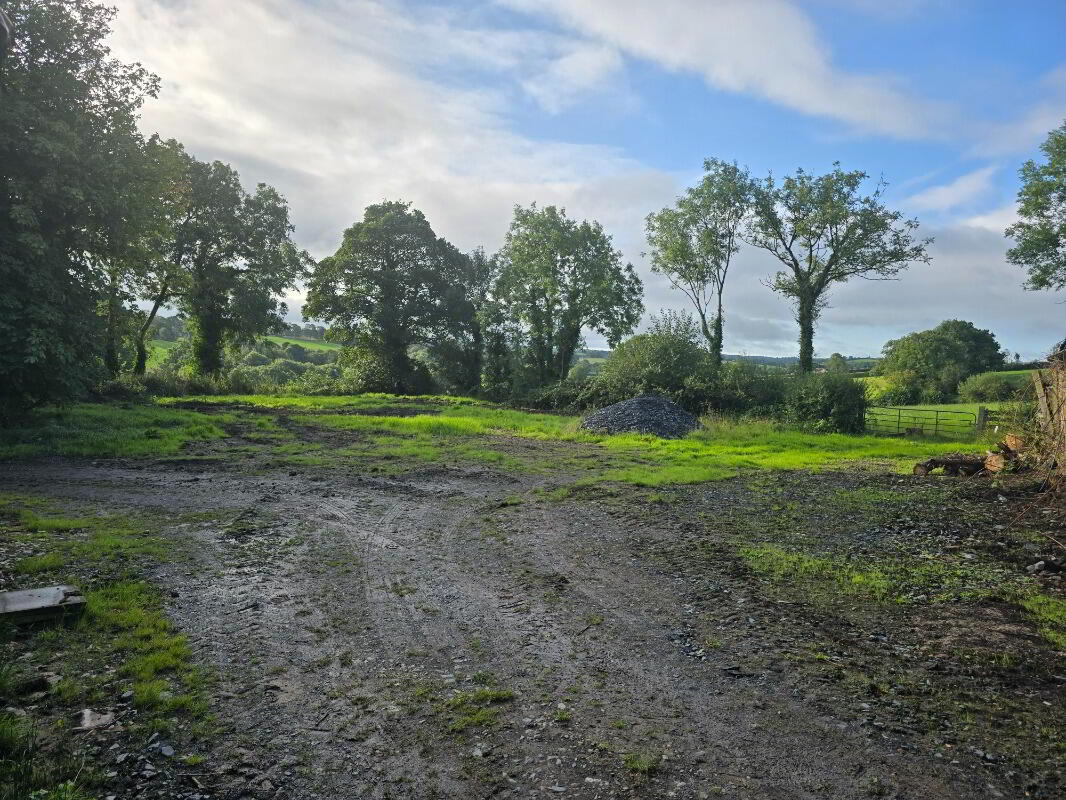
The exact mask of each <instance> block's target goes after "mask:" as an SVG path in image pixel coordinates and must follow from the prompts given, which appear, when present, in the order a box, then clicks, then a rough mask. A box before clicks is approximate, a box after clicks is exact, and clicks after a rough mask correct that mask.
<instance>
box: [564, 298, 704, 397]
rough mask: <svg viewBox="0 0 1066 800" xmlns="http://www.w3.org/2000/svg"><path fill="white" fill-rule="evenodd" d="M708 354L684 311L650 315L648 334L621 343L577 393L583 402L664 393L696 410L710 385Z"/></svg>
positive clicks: (661, 394)
mask: <svg viewBox="0 0 1066 800" xmlns="http://www.w3.org/2000/svg"><path fill="white" fill-rule="evenodd" d="M712 374H713V372H712V368H711V362H710V354H709V353H708V352H707V351H706V350H705V349H704V348H703V346H702V340H701V336H700V332H699V330H698V329H697V328H696V326H695V323H694V322H693V321H692V318H691V316H690V315H688V314H676V313H669V312H667V313H664V314H663V315H662V316H661V317H658V318H653V320H652V325H651V330H650V331H649V332H648V333H642V334H638V335H636V336H632V337H630V338H629V339H627V340H626V341H624V342H622V343H621V344H620V345H619V346H618V347H617V348H615V350H614V352H613V353H611V357H610V358H608V359H607V362H606V363H605V364H604V365H603V368H602V369H601V370H600V372H599V374H598V375H597V376H596V377H595V379H594V380H592V381H591V382H590V384H589V386H588V389H587V390H586V391H585V392H583V393H582V397H581V399H582V401H583V402H584V404H586V405H609V404H611V403H617V402H619V401H620V400H625V399H628V398H630V397H636V396H638V395H642V394H655V395H660V396H662V397H668V398H670V399H671V400H673V401H674V402H675V403H677V404H678V405H680V406H682V407H683V408H686V409H688V410H689V411H693V412H700V411H702V410H704V408H705V406H706V396H705V392H704V390H705V388H706V387H707V386H708V385H710V383H712V381H713V379H712V377H711V376H712Z"/></svg>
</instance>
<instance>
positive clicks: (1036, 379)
mask: <svg viewBox="0 0 1066 800" xmlns="http://www.w3.org/2000/svg"><path fill="white" fill-rule="evenodd" d="M1033 383H1034V384H1036V409H1037V413H1038V414H1039V415H1040V419H1041V421H1042V422H1043V423H1044V424H1045V425H1047V424H1050V422H1051V409H1050V408H1048V402H1047V389H1045V388H1044V373H1043V371H1042V370H1039V369H1034V370H1033Z"/></svg>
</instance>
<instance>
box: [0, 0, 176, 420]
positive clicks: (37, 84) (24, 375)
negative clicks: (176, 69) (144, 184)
mask: <svg viewBox="0 0 1066 800" xmlns="http://www.w3.org/2000/svg"><path fill="white" fill-rule="evenodd" d="M6 6H7V10H8V13H9V15H10V17H11V20H12V23H13V26H12V27H13V29H14V39H13V41H12V46H11V51H10V53H9V54H8V57H7V59H6V62H5V63H4V65H3V73H2V82H3V85H2V90H0V91H2V94H0V286H2V287H3V289H2V291H0V339H2V340H3V341H4V347H3V348H2V349H0V417H4V418H9V417H10V416H11V415H12V414H13V413H16V412H17V411H18V410H19V409H22V408H26V407H28V406H32V405H34V404H37V403H40V402H44V401H47V400H54V399H63V398H66V397H70V396H73V395H76V394H77V393H78V392H80V391H82V390H83V389H84V388H85V387H86V386H87V385H88V384H89V383H90V382H91V381H92V380H93V379H94V378H95V377H96V375H97V365H98V364H99V363H100V360H99V356H98V354H99V352H100V343H101V340H102V334H103V332H104V328H105V326H104V325H102V324H101V322H102V320H101V318H100V317H98V316H97V315H96V314H95V313H94V312H95V310H96V308H95V306H96V303H97V300H98V299H99V298H100V297H101V295H102V293H103V290H104V289H105V288H106V287H107V286H108V284H109V283H110V279H109V272H108V268H109V267H110V266H111V265H113V263H114V260H115V258H116V257H120V256H121V255H122V254H124V253H125V252H126V249H125V245H126V242H127V239H128V237H130V236H132V235H134V234H133V233H132V232H131V228H130V226H129V225H128V224H127V221H128V219H127V215H128V214H129V212H130V210H131V205H132V204H133V203H134V202H135V200H136V198H135V196H134V195H133V194H132V193H131V192H130V187H129V186H128V185H127V181H128V180H129V166H130V165H131V164H132V163H133V162H131V161H127V160H126V159H131V158H132V159H134V161H135V160H136V155H137V152H138V149H139V147H140V145H141V137H140V134H139V133H138V131H137V114H138V111H139V109H140V106H141V104H142V103H143V101H144V100H145V99H146V98H147V97H150V96H153V95H154V94H155V92H156V89H157V86H158V81H157V79H156V78H155V76H153V75H151V74H149V73H148V72H146V71H145V70H144V69H142V68H141V67H140V66H139V65H137V64H124V63H122V62H120V61H117V60H115V59H113V58H111V56H110V53H109V50H108V48H107V47H106V45H105V44H104V42H105V40H106V38H107V35H108V33H109V27H110V22H111V19H112V17H113V14H114V12H113V10H111V9H109V8H107V7H105V6H103V5H100V4H98V3H95V2H92V0H12V1H11V2H8V3H7V4H6ZM105 318H106V315H105Z"/></svg>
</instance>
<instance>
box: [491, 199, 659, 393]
mask: <svg viewBox="0 0 1066 800" xmlns="http://www.w3.org/2000/svg"><path fill="white" fill-rule="evenodd" d="M498 257H499V259H500V275H499V279H498V280H497V281H496V284H495V291H494V293H495V296H496V297H497V298H498V300H499V302H500V303H501V305H502V306H503V308H504V311H503V313H504V314H505V315H506V316H507V317H509V318H510V319H511V320H515V321H518V322H520V323H521V324H522V326H523V331H524V334H525V336H524V339H525V341H524V343H523V344H524V354H523V355H524V359H525V362H526V364H527V365H528V367H529V369H530V372H531V376H532V378H533V380H534V381H535V386H536V387H537V388H539V387H543V386H546V385H547V384H549V383H552V382H554V381H557V380H561V379H562V378H565V377H566V374H567V373H568V372H569V371H570V367H571V365H572V364H573V359H574V353H575V352H576V351H577V347H578V344H579V342H580V340H581V332H582V330H583V329H585V328H591V329H592V330H595V331H597V332H599V333H601V334H602V335H604V336H606V337H607V340H608V342H610V343H611V345H612V346H614V345H615V344H616V343H617V342H618V341H619V340H621V338H622V337H623V336H625V335H626V334H627V333H629V332H630V331H632V330H633V328H634V327H635V326H636V324H637V322H638V321H639V319H640V315H641V312H642V311H643V304H642V302H641V296H642V294H643V286H642V284H641V282H640V278H638V277H637V274H636V271H635V270H634V269H633V265H632V264H624V265H623V263H622V255H621V253H620V252H618V251H617V250H615V249H614V246H613V244H612V242H611V238H610V236H608V235H607V234H606V233H605V232H604V230H603V227H602V226H601V225H600V224H599V223H598V222H589V221H587V220H586V221H584V222H581V223H578V222H575V221H573V220H571V219H569V218H567V216H566V212H565V210H563V209H559V208H556V207H555V206H548V207H546V208H543V209H538V208H537V207H536V205H532V206H530V207H529V208H522V207H521V206H516V207H515V210H514V220H513V221H512V222H511V228H510V230H509V231H508V232H507V238H506V241H505V243H504V246H503V249H502V250H501V251H500V253H499V255H498Z"/></svg>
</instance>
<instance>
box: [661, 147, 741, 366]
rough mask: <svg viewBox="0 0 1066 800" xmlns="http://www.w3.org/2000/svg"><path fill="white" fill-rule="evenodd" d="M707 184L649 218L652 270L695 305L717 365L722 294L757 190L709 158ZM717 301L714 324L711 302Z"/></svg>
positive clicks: (730, 167)
mask: <svg viewBox="0 0 1066 800" xmlns="http://www.w3.org/2000/svg"><path fill="white" fill-rule="evenodd" d="M703 169H704V175H703V178H702V180H701V181H700V182H699V183H698V184H696V186H693V187H691V188H689V189H688V190H687V191H686V192H685V194H684V196H683V197H680V198H678V200H677V202H676V203H675V205H674V206H672V207H670V208H664V209H662V210H661V211H659V212H657V213H654V214H649V215H648V218H647V220H646V226H645V227H646V232H647V238H648V245H649V247H650V248H651V251H650V255H651V265H652V270H653V271H655V272H657V273H659V274H661V275H665V276H666V278H667V280H669V281H670V285H671V286H673V287H674V288H675V289H678V290H679V291H681V292H682V293H684V295H685V296H686V297H687V298H688V299H689V300H690V301H691V303H692V305H693V307H694V308H695V309H696V314H697V316H698V317H699V320H700V328H701V330H702V332H703V336H704V338H705V339H706V340H707V346H708V347H709V348H710V352H711V358H712V361H713V363H714V364H716V365H717V364H721V362H722V332H723V330H722V329H723V319H722V317H723V310H722V295H723V293H724V292H725V282H726V277H727V276H728V273H729V265H730V263H731V261H732V258H733V255H734V254H735V253H736V252H737V251H738V250H739V242H740V232H741V229H742V226H743V224H744V222H745V220H746V218H747V215H748V211H749V209H750V207H751V202H752V194H753V191H754V186H753V184H752V181H751V177H750V176H749V175H748V171H747V170H746V169H743V168H741V167H738V166H737V165H736V164H735V163H734V164H729V163H726V162H725V161H719V160H718V159H714V158H709V159H707V160H706V161H704V162H703ZM712 302H714V303H715V309H714V312H713V317H712V321H711V323H710V324H708V321H707V317H708V315H709V314H710V313H711V303H712Z"/></svg>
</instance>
